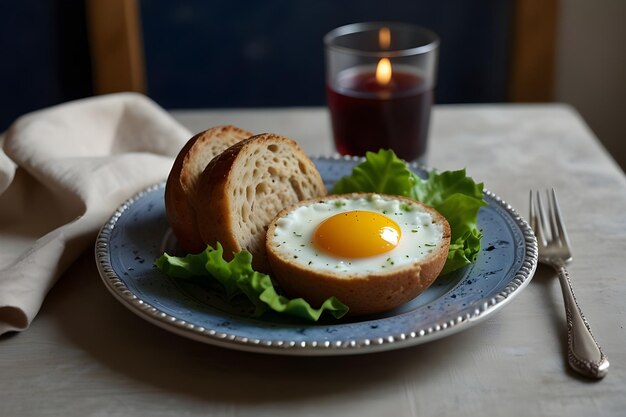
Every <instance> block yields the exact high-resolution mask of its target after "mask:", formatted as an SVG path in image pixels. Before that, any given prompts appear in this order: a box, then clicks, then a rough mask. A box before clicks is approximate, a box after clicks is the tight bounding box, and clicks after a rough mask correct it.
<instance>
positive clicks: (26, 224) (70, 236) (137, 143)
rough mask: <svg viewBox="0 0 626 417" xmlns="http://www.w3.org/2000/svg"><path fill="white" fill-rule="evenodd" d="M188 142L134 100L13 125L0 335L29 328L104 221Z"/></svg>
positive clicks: (119, 98) (74, 106)
mask: <svg viewBox="0 0 626 417" xmlns="http://www.w3.org/2000/svg"><path fill="white" fill-rule="evenodd" d="M190 136H191V135H190V133H189V132H188V131H187V129H185V128H184V127H182V126H181V125H179V124H178V123H177V122H176V121H175V120H174V119H172V118H171V117H170V116H169V115H168V114H167V113H166V112H165V111H164V110H163V109H161V108H160V107H158V106H157V105H156V104H155V103H154V102H152V101H151V100H149V99H148V98H146V97H144V96H142V95H138V94H132V93H122V94H113V95H108V96H100V97H96V98H90V99H85V100H79V101H75V102H70V103H66V104H62V105H59V106H57V107H53V108H50V109H46V110H42V111H38V112H34V113H31V114H28V115H26V116H23V117H21V118H19V119H18V120H17V121H16V122H15V123H14V124H13V125H12V126H11V128H10V129H9V131H8V132H7V134H6V137H5V138H4V145H3V151H4V152H2V151H0V334H3V333H5V332H8V331H20V330H24V329H26V328H27V327H28V326H29V324H30V323H31V321H32V320H33V318H34V317H35V315H36V314H37V312H38V311H39V309H40V307H41V305H42V303H43V300H44V298H45V296H46V294H47V293H48V291H49V290H50V288H51V287H52V286H53V284H54V283H55V281H56V280H57V278H58V277H59V276H60V275H61V274H63V272H64V271H65V270H66V269H67V268H68V267H69V266H70V265H71V264H72V262H73V261H74V260H75V259H76V258H77V257H78V256H79V255H80V254H81V253H82V252H83V251H85V250H87V249H90V248H92V247H93V242H94V240H95V237H96V234H97V232H98V230H99V229H100V227H101V226H102V225H103V224H104V222H105V221H106V220H107V219H108V217H109V216H110V215H111V214H112V213H113V212H114V211H115V209H116V208H117V207H118V206H119V205H120V204H122V203H123V202H124V201H125V200H126V199H128V198H129V197H131V196H132V195H133V194H135V193H137V192H138V191H140V190H142V189H144V188H146V187H148V186H149V185H151V184H154V183H157V182H159V181H162V180H164V179H165V178H166V177H167V174H168V172H169V170H170V168H171V166H172V162H173V157H175V156H176V154H177V152H178V151H179V150H180V148H181V147H182V146H183V144H184V143H185V142H186V141H187V139H189V137H190Z"/></svg>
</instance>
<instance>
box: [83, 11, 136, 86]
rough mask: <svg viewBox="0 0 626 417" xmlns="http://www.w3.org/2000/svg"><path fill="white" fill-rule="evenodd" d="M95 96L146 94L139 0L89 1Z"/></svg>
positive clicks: (88, 21)
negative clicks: (128, 93) (124, 93)
mask: <svg viewBox="0 0 626 417" xmlns="http://www.w3.org/2000/svg"><path fill="white" fill-rule="evenodd" d="M87 24H88V30H89V38H90V39H89V41H90V48H91V61H92V73H93V86H94V93H96V94H105V93H113V92H119V91H136V92H142V93H143V92H145V90H146V87H145V86H146V83H145V70H144V60H143V44H142V38H141V27H140V26H141V24H140V17H139V9H138V5H137V1H136V0H88V1H87Z"/></svg>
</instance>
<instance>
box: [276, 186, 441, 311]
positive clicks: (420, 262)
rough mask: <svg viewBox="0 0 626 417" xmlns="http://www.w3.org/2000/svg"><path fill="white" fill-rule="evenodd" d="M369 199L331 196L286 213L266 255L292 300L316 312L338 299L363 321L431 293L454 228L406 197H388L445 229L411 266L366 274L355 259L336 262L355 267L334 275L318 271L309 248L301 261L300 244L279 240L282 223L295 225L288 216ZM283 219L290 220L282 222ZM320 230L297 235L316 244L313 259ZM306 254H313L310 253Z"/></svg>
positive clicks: (278, 218)
mask: <svg viewBox="0 0 626 417" xmlns="http://www.w3.org/2000/svg"><path fill="white" fill-rule="evenodd" d="M368 195H371V194H368V193H353V194H347V195H330V196H328V197H325V198H317V199H314V200H309V201H301V202H299V203H297V204H296V205H294V206H291V207H289V208H287V209H285V210H282V211H281V212H280V213H279V214H278V215H277V216H276V218H275V219H274V220H272V222H271V223H270V226H269V228H268V230H267V238H266V253H267V258H268V261H269V263H270V267H271V269H272V272H273V275H272V277H273V278H274V279H275V280H276V282H277V283H278V285H279V286H280V288H281V289H282V290H283V291H284V292H285V294H286V295H288V296H290V297H294V298H295V297H302V298H304V299H305V300H307V301H308V302H309V303H311V305H313V306H316V307H317V306H319V305H321V304H322V303H323V302H324V300H326V299H327V298H328V297H331V296H335V297H337V298H338V299H339V300H340V301H341V302H343V303H344V304H346V305H347V306H348V307H349V308H350V310H349V312H348V314H349V315H351V316H359V315H365V314H374V313H380V312H383V311H387V310H390V309H393V308H395V307H398V306H400V305H402V304H404V303H406V302H408V301H410V300H412V299H413V298H415V297H416V296H417V295H418V294H420V293H421V292H422V291H424V290H425V289H427V288H428V287H429V286H430V285H431V284H432V283H433V281H434V280H435V279H436V278H437V276H439V273H440V272H441V270H442V269H443V266H444V264H445V262H446V258H447V256H448V249H449V247H450V225H449V224H448V221H447V220H446V218H445V217H444V216H443V215H441V214H440V213H439V212H437V211H436V210H435V209H434V208H432V207H430V206H427V205H424V204H422V203H419V202H417V201H414V200H411V199H408V198H405V197H398V196H382V197H385V198H391V199H393V200H398V201H400V202H401V203H402V204H406V205H407V206H412V207H414V210H418V212H419V213H423V212H426V213H428V214H429V215H430V219H431V221H432V224H437V225H440V230H441V237H440V239H439V241H437V242H436V244H434V245H433V246H432V247H430V245H428V246H429V248H428V250H429V252H427V253H426V254H425V255H422V256H423V257H418V258H416V259H415V260H411V261H409V263H405V264H400V263H398V264H396V265H395V266H393V264H391V265H390V264H388V263H385V262H381V264H383V265H384V266H381V267H377V266H376V267H375V268H374V269H375V271H374V272H371V271H366V272H362V271H358V270H357V268H358V266H357V262H355V260H354V259H345V258H343V259H342V258H339V257H333V258H334V259H336V262H337V263H338V264H339V263H340V262H341V263H342V264H344V265H345V264H347V265H350V266H348V267H346V268H345V269H344V270H343V271H340V270H332V269H330V270H329V269H328V268H323V267H319V266H316V265H315V263H314V262H313V263H311V262H307V256H309V255H304V252H303V250H304V249H303V250H300V252H299V253H300V256H295V255H294V253H298V250H299V249H297V246H298V245H297V244H296V245H294V244H293V243H291V244H290V242H287V243H288V245H284V242H281V240H282V239H283V238H279V237H278V235H279V233H277V227H278V225H280V224H282V225H283V226H280V227H287V226H285V225H286V224H290V221H288V220H286V219H285V217H286V216H287V215H288V214H289V213H291V212H292V211H294V210H295V209H297V208H299V207H301V206H308V205H312V204H317V203H320V204H318V205H321V204H323V203H324V202H328V201H333V200H335V199H344V200H345V199H351V198H363V197H364V196H365V197H367V196H368ZM318 211H319V212H322V211H321V210H318ZM294 218H300V219H301V220H300V223H299V225H302V224H303V223H306V222H305V219H304V218H301V217H297V216H296V217H294ZM283 219H285V220H284V221H282V220H283ZM317 226H318V224H311V226H310V227H308V226H306V227H299V229H298V230H299V234H297V235H296V236H303V235H304V239H306V241H307V242H308V243H307V245H310V249H311V251H312V252H311V253H313V256H317V255H315V251H318V249H317V248H315V246H314V243H312V242H311V241H312V240H313V239H312V238H311V236H309V235H310V234H311V233H314V232H311V230H315V229H316V228H317ZM309 229H311V230H309ZM284 230H286V229H284ZM287 232H288V230H287ZM293 233H294V234H295V233H296V232H295V231H294V232H293ZM409 234H410V233H409ZM283 236H284V235H283ZM291 246H293V248H292V247H291ZM302 246H304V245H302ZM306 250H307V251H308V248H307V249H306ZM319 250H321V249H319ZM418 250H419V249H418V248H415V251H416V252H417V251H418ZM331 256H332V255H331ZM380 256H382V259H385V257H387V256H389V257H393V256H398V255H397V254H394V252H393V251H389V252H387V253H384V254H382V255H380ZM400 256H404V255H400ZM312 259H315V260H317V259H319V258H316V257H314V258H312ZM389 259H390V258H388V259H387V260H389ZM309 265H311V266H309ZM332 265H333V264H331V266H330V267H331V268H332Z"/></svg>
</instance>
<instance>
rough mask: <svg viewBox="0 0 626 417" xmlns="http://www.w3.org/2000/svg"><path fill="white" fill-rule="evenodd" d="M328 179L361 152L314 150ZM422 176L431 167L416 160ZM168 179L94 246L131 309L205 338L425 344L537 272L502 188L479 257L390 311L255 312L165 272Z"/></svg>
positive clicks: (496, 303)
mask: <svg viewBox="0 0 626 417" xmlns="http://www.w3.org/2000/svg"><path fill="white" fill-rule="evenodd" d="M314 162H315V163H316V165H317V167H318V169H319V170H320V173H321V174H322V177H323V178H324V181H325V182H326V184H327V186H328V187H329V188H330V186H331V185H332V184H333V183H334V182H335V181H336V180H337V179H339V178H340V177H341V176H343V175H346V174H349V173H350V171H351V169H352V167H353V166H354V165H355V164H356V163H357V162H358V160H355V159H326V158H318V159H314ZM412 168H413V169H414V170H415V171H416V172H417V173H418V174H419V175H426V171H425V170H423V169H421V168H419V167H417V166H413V167H412ZM163 193H164V185H163V184H160V185H158V186H154V187H152V188H151V189H149V190H146V191H144V192H143V193H140V194H139V195H138V196H136V197H134V198H133V199H131V200H130V201H129V202H127V203H126V204H124V205H123V206H122V207H121V208H120V209H119V210H118V211H117V212H116V213H115V215H114V216H113V217H112V218H111V220H110V221H109V222H108V223H107V224H106V225H105V226H104V227H103V229H102V231H101V233H100V236H99V238H98V242H97V246H96V252H97V260H98V267H99V269H100V272H101V275H102V277H103V280H104V282H105V284H107V287H108V288H109V289H110V290H111V291H112V292H113V294H114V295H115V296H117V297H118V298H119V299H120V300H121V301H122V302H123V303H124V304H125V305H127V306H128V307H129V308H131V310H133V311H134V312H136V313H138V314H139V315H141V316H142V317H144V318H146V319H148V320H150V321H152V322H154V323H155V324H157V325H160V326H162V327H165V328H168V329H169V330H172V331H175V332H176V333H179V334H182V335H185V336H188V337H192V338H194V339H198V340H201V341H205V342H207V343H213V344H218V345H222V346H227V347H233V348H237V349H244V350H255V351H262V352H272V353H283V354H340V353H364V352H369V351H373V350H384V349H392V348H395V347H402V346H407V345H412V344H418V343H422V342H424V341H427V340H432V339H435V338H438V337H442V336H445V335H448V334H451V333H453V332H455V331H457V330H461V329H463V328H466V327H468V325H469V324H470V323H473V322H476V321H478V320H479V319H481V318H483V317H485V316H486V315H487V313H489V312H491V311H494V310H495V309H496V308H497V307H500V306H501V305H503V304H504V303H505V301H507V300H508V299H509V298H511V296H512V295H514V294H516V293H518V292H519V290H520V289H521V288H522V287H523V286H524V285H525V284H526V283H527V282H528V281H529V280H530V277H531V276H532V274H533V273H534V270H535V267H536V262H537V259H536V257H537V255H536V253H537V251H536V243H535V240H534V236H533V235H532V232H531V231H530V229H529V228H528V226H527V225H526V223H525V222H524V221H523V220H522V219H520V218H519V216H518V215H517V214H516V213H515V211H513V210H512V209H511V208H510V207H509V206H507V205H506V204H505V203H504V202H502V201H501V200H500V199H499V198H498V197H496V196H494V195H492V194H490V193H486V195H485V198H486V200H487V201H488V203H489V204H488V205H487V206H485V207H483V208H482V209H481V210H480V212H479V216H478V224H479V227H480V229H481V231H482V232H483V236H484V237H483V240H482V249H481V251H480V254H479V256H478V259H477V260H476V262H475V263H474V264H472V265H470V266H468V267H466V268H464V269H462V270H460V271H457V272H454V273H451V274H448V275H446V276H442V277H439V278H438V279H437V281H435V283H434V284H433V285H432V286H431V287H430V288H429V289H428V290H426V291H425V292H424V293H422V294H421V295H419V296H418V297H416V298H415V299H414V300H412V301H411V302H409V303H407V304H405V305H403V306H402V307H400V308H398V309H396V310H393V311H391V312H388V313H386V314H382V315H376V316H370V317H361V318H358V319H351V320H350V319H348V320H345V319H344V320H340V321H337V320H335V319H332V318H329V317H325V318H324V319H323V320H322V321H320V322H318V323H305V322H302V321H299V320H296V319H291V318H288V317H282V316H279V315H272V314H268V315H265V316H263V317H262V318H259V319H255V318H251V317H250V316H249V312H250V311H249V307H247V306H245V305H237V304H236V303H235V305H233V304H232V303H227V302H226V301H225V300H224V298H223V297H222V295H221V294H222V293H221V292H220V291H219V290H217V289H215V288H212V287H210V286H201V285H198V284H193V283H190V282H181V281H177V280H174V279H171V278H169V277H167V276H165V275H163V274H161V273H160V272H159V271H158V269H156V267H155V266H154V260H155V259H156V258H157V257H158V256H160V255H161V253H162V252H163V251H164V250H165V251H168V252H169V253H175V252H176V247H175V242H174V239H173V238H172V236H171V235H170V233H169V229H168V224H167V220H166V217H165V207H164V203H163Z"/></svg>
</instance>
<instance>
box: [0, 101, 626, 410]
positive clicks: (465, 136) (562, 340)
mask: <svg viewBox="0 0 626 417" xmlns="http://www.w3.org/2000/svg"><path fill="white" fill-rule="evenodd" d="M172 114H173V115H174V117H175V118H176V119H178V120H179V121H180V122H181V123H183V124H184V125H186V126H187V127H189V128H190V130H192V131H199V130H202V129H205V128H207V127H210V126H213V125H218V124H226V123H232V124H235V125H238V126H241V127H243V128H246V129H248V130H251V131H254V132H265V131H271V132H276V133H280V134H283V135H286V136H290V137H293V138H295V139H297V140H298V142H299V143H300V145H301V146H302V147H303V149H304V150H305V151H306V152H307V153H309V154H310V155H327V154H331V153H332V152H333V146H332V141H331V139H330V138H331V133H330V126H329V118H328V115H327V113H326V110H325V109H322V108H304V109H271V110H267V109H264V110H207V111H195V110H194V111H176V112H172ZM430 137H431V138H430V144H429V154H428V160H427V164H428V165H430V166H432V167H436V168H438V169H440V170H444V169H458V168H462V167H466V168H467V170H468V173H469V174H470V175H471V176H472V177H474V178H476V179H478V180H480V181H483V182H484V183H485V186H486V188H488V189H489V190H491V191H493V192H495V193H496V194H498V195H499V196H500V197H502V198H503V199H504V200H506V201H507V202H509V203H510V204H511V205H512V206H513V207H515V208H516V209H518V211H519V212H520V213H526V211H527V204H528V201H527V200H528V190H529V189H531V188H534V189H543V188H548V187H555V188H556V189H557V190H558V192H559V198H560V203H561V208H562V210H563V212H564V217H565V220H566V222H567V225H568V230H569V233H570V238H571V241H572V244H573V247H574V254H575V257H574V262H573V263H572V264H571V267H570V274H571V276H572V279H573V282H574V288H575V290H576V293H577V296H578V300H579V303H580V304H581V306H582V308H583V310H584V312H585V313H586V315H587V317H588V319H589V321H590V323H591V325H592V329H593V332H594V335H595V336H596V338H597V339H598V340H599V342H600V344H601V345H602V347H603V350H604V352H605V353H606V355H607V356H608V358H609V360H610V362H611V368H610V371H609V374H608V376H607V377H606V378H605V379H604V380H602V381H589V380H586V379H584V378H580V377H578V376H577V375H576V374H574V373H572V372H571V371H570V370H568V367H567V363H566V360H565V352H566V328H565V317H564V308H563V301H562V298H561V293H560V289H559V286H558V282H557V280H556V277H555V275H554V273H553V272H552V271H551V270H549V269H547V268H543V267H540V268H539V269H538V270H537V273H536V274H535V277H534V278H533V280H532V282H531V283H530V284H529V285H528V286H527V287H526V288H525V289H524V290H523V292H522V293H520V294H519V295H518V296H517V297H516V298H515V299H514V300H512V302H511V303H509V304H507V305H506V306H505V307H504V308H503V309H502V310H500V311H499V312H498V313H497V314H494V315H492V316H490V317H489V318H488V319H486V320H485V321H484V322H482V323H481V324H479V325H477V326H474V327H471V328H469V329H468V330H465V331H463V332H460V333H457V334H454V335H452V336H449V337H446V338H443V339H440V340H436V341H433V342H430V343H427V344H424V345H419V346H415V347H410V348H406V349H401V350H396V351H391V352H382V353H373V354H366V355H357V356H347V357H346V356H342V357H281V356H271V355H263V354H254V353H244V352H237V351H231V350H226V349H222V348H218V347H213V346H209V345H205V344H202V343H199V342H195V341H191V340H187V339H185V338H182V337H179V336H176V335H174V334H172V333H169V332H167V331H165V330H162V329H160V328H158V327H156V326H154V325H152V324H150V323H148V322H146V321H144V320H142V319H141V318H139V317H137V316H136V315H135V314H133V313H132V312H130V311H129V310H127V309H126V308H125V307H124V306H122V305H121V304H120V303H119V302H118V301H116V300H115V299H114V298H113V296H111V294H110V293H109V292H108V291H107V290H106V288H105V287H104V285H103V284H102V283H101V281H100V278H99V276H98V272H97V270H96V266H95V262H94V258H93V253H92V252H91V251H88V252H87V253H85V254H84V255H83V256H82V257H81V258H80V259H79V260H78V261H77V262H76V263H75V264H74V265H73V266H72V267H71V268H70V269H69V270H68V271H67V272H66V273H65V275H64V276H63V277H62V278H61V279H60V281H59V282H58V283H57V285H56V286H55V287H54V288H53V290H52V291H51V292H50V294H49V296H48V298H47V299H46V301H45V303H44V305H43V308H42V310H41V312H40V313H39V315H38V316H37V318H36V319H35V320H34V322H33V323H32V325H31V327H30V328H29V329H28V330H26V331H24V332H23V333H19V334H11V335H5V336H2V337H0V415H1V416H28V415H46V416H48V415H64V416H102V415H133V416H141V415H151V416H166V415H168V416H169V415H185V416H193V415H214V416H235V415H254V416H266V415H267V416H283V415H284V416H292V415H311V416H317V415H341V416H359V417H364V416H380V415H383V414H387V415H393V416H417V415H428V416H444V415H456V416H472V417H474V416H476V415H493V416H500V415H506V416H524V417H527V416H529V415H531V416H540V415H541V416H565V415H567V416H618V415H619V416H623V415H624V410H625V409H626V368H625V364H626V349H625V348H624V341H626V331H625V330H624V325H625V324H626V311H625V305H626V303H624V299H625V298H626V280H624V273H623V269H624V261H623V260H624V258H625V256H624V254H625V253H626V177H625V176H624V173H623V172H622V171H621V170H620V168H619V167H618V166H617V165H616V164H615V162H614V161H613V160H612V159H611V158H610V156H609V155H608V154H607V152H606V151H605V150H604V149H603V148H602V147H601V145H600V144H599V142H598V140H597V138H595V137H594V135H593V133H592V132H591V131H590V130H589V128H588V127H587V126H586V125H585V123H584V121H582V119H581V118H580V116H578V114H577V113H576V112H575V111H574V110H573V109H571V108H569V107H567V106H563V105H558V104H553V105H522V106H520V105H497V106H494V105H464V106H439V107H437V108H436V109H435V111H434V115H433V120H432V128H431V136H430Z"/></svg>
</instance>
